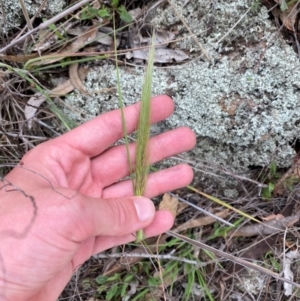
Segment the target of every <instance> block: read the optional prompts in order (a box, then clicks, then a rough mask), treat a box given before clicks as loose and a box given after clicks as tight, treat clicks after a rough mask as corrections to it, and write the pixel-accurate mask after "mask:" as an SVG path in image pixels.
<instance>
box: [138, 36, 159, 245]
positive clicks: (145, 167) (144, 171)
mask: <svg viewBox="0 0 300 301" xmlns="http://www.w3.org/2000/svg"><path fill="white" fill-rule="evenodd" d="M154 55H155V34H153V36H152V41H151V47H150V49H149V54H148V66H147V70H146V74H145V78H144V83H143V88H142V99H141V108H140V115H139V123H138V134H137V147H136V157H135V178H134V179H133V188H134V193H135V195H143V194H144V191H145V188H146V183H147V178H148V172H149V157H148V141H149V135H150V109H151V108H150V106H151V88H152V74H153V65H154ZM143 239H144V234H143V231H142V230H140V231H138V232H137V235H136V241H137V242H138V241H141V240H143Z"/></svg>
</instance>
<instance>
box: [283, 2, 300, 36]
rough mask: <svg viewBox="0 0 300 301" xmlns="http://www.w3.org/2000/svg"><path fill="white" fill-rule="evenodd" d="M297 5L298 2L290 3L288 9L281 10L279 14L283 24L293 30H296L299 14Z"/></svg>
mask: <svg viewBox="0 0 300 301" xmlns="http://www.w3.org/2000/svg"><path fill="white" fill-rule="evenodd" d="M295 6H297V3H296V2H295V3H294V4H293V5H292V4H290V5H289V6H288V9H287V10H285V11H280V14H279V17H280V19H281V21H282V23H283V25H284V26H285V27H286V28H287V29H289V30H290V31H292V32H294V31H295V23H296V18H297V14H298V10H297V8H296V7H295Z"/></svg>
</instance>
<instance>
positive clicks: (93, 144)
mask: <svg viewBox="0 0 300 301" xmlns="http://www.w3.org/2000/svg"><path fill="white" fill-rule="evenodd" d="M173 111H174V102H173V100H172V99H171V98H170V97H168V96H166V95H161V96H156V97H153V98H152V100H151V113H150V114H151V115H150V116H151V117H150V120H151V123H155V122H159V121H161V120H164V119H165V118H167V117H168V116H170V115H171V114H172V113H173ZM139 112H140V102H138V103H136V104H134V105H131V106H128V107H126V108H124V115H125V122H126V128H127V133H128V134H129V133H132V132H134V131H135V130H136V129H137V124H138V119H139ZM123 136H124V135H123V128H122V116H121V110H120V109H119V110H114V111H111V112H108V113H105V114H102V115H100V116H98V117H96V118H94V119H92V120H90V121H88V122H87V123H85V124H83V125H81V126H79V127H77V128H75V129H74V130H72V131H70V132H68V133H66V134H65V135H63V136H60V137H59V138H57V142H60V143H66V144H68V145H69V146H71V147H73V148H75V149H77V150H79V151H81V152H82V153H83V154H85V155H87V156H89V157H94V156H97V155H99V154H100V153H102V152H103V151H104V150H106V149H107V148H108V147H109V146H111V145H112V144H113V143H115V142H116V141H118V140H119V139H121V138H122V137H123Z"/></svg>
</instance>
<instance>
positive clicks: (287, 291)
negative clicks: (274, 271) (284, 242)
mask: <svg viewBox="0 0 300 301" xmlns="http://www.w3.org/2000/svg"><path fill="white" fill-rule="evenodd" d="M299 258H300V253H299V251H298V250H296V251H290V252H288V253H286V254H285V256H284V260H283V265H282V271H283V275H284V278H286V279H289V280H291V281H293V280H294V273H293V272H292V270H291V265H292V261H295V259H296V260H299ZM283 287H284V295H285V296H287V297H288V296H291V295H292V294H293V285H291V284H289V283H286V282H284V284H283Z"/></svg>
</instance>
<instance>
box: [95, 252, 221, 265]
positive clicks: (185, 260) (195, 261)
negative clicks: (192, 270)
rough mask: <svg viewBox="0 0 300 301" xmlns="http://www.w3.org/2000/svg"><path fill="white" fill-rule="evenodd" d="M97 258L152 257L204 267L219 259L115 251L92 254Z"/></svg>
mask: <svg viewBox="0 0 300 301" xmlns="http://www.w3.org/2000/svg"><path fill="white" fill-rule="evenodd" d="M94 257H95V258H97V259H100V258H104V259H105V258H153V259H160V260H175V261H179V262H184V263H188V264H192V265H196V266H198V267H204V266H207V265H209V264H212V263H216V262H219V260H210V261H206V262H201V263H200V262H199V261H197V260H189V259H186V258H182V257H178V256H173V255H171V254H164V255H159V254H146V253H116V254H97V255H95V256H94Z"/></svg>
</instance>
